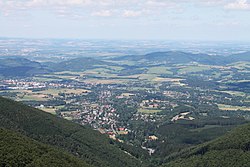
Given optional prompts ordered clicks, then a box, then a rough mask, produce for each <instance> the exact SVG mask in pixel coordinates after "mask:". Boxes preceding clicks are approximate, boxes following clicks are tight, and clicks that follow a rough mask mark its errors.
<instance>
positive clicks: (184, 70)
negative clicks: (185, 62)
mask: <svg viewBox="0 0 250 167" xmlns="http://www.w3.org/2000/svg"><path fill="white" fill-rule="evenodd" d="M210 69H211V67H209V66H187V67H184V68H181V69H179V70H178V73H180V74H183V73H194V72H202V71H205V70H210Z"/></svg>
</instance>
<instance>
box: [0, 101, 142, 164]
mask: <svg viewBox="0 0 250 167" xmlns="http://www.w3.org/2000/svg"><path fill="white" fill-rule="evenodd" d="M0 106H1V107H0V128H5V129H9V130H12V131H18V132H20V133H21V134H22V135H25V136H27V137H29V138H32V139H33V140H36V141H37V142H40V143H43V144H46V145H50V146H54V147H57V148H58V149H62V150H64V151H66V152H68V153H70V154H72V155H74V156H76V157H78V158H80V159H81V160H83V161H85V162H87V163H88V164H90V165H92V166H98V167H99V166H102V167H105V166H111V167H112V166H114V167H116V166H119V167H125V166H126V167H129V166H131V167H132V166H133V167H134V166H142V164H141V161H139V160H137V159H136V158H134V157H133V156H132V155H130V154H128V153H125V152H124V151H122V150H121V149H119V148H117V147H116V146H114V145H113V142H112V141H111V140H110V139H109V138H107V137H106V136H103V135H101V134H100V133H99V132H97V131H94V130H92V129H90V128H87V127H83V126H81V125H78V124H75V123H73V122H70V121H67V120H64V119H60V118H57V117H56V116H53V115H51V114H48V113H45V112H43V111H40V110H38V109H34V108H31V107H28V106H26V105H24V104H21V103H18V102H14V101H12V100H9V99H5V98H2V97H0ZM17 149H18V147H17Z"/></svg>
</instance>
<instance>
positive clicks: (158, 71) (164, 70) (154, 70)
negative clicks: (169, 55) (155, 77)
mask: <svg viewBox="0 0 250 167" xmlns="http://www.w3.org/2000/svg"><path fill="white" fill-rule="evenodd" d="M147 73H148V74H169V75H172V74H173V72H171V71H169V68H167V67H151V68H149V69H148V71H147Z"/></svg>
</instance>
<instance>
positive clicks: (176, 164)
mask: <svg viewBox="0 0 250 167" xmlns="http://www.w3.org/2000/svg"><path fill="white" fill-rule="evenodd" d="M171 160H172V161H171ZM168 161H170V162H169V163H167V164H165V165H163V166H165V167H182V166H183V167H184V166H190V167H224V166H227V167H248V166H250V124H247V125H243V126H240V127H238V128H236V129H234V130H233V131H231V132H229V133H228V134H226V135H224V136H222V137H220V138H218V139H216V140H213V141H211V142H208V143H205V144H202V145H199V146H196V147H193V148H189V149H186V150H184V151H182V152H180V153H177V154H176V155H172V157H168Z"/></svg>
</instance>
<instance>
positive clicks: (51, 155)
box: [0, 128, 90, 167]
mask: <svg viewBox="0 0 250 167" xmlns="http://www.w3.org/2000/svg"><path fill="white" fill-rule="evenodd" d="M0 141H1V142H0V166H30V167H31V166H41V167H42V166H44V167H45V166H63V167H72V166H74V167H90V165H88V164H87V163H85V162H83V161H82V160H80V159H79V158H77V157H74V156H73V155H70V154H69V153H67V152H64V151H62V150H59V149H56V148H53V147H51V146H48V145H45V144H42V143H40V142H37V141H35V140H33V139H31V138H28V137H26V136H24V135H21V134H20V133H17V132H14V131H10V130H6V129H3V128H0Z"/></svg>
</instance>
